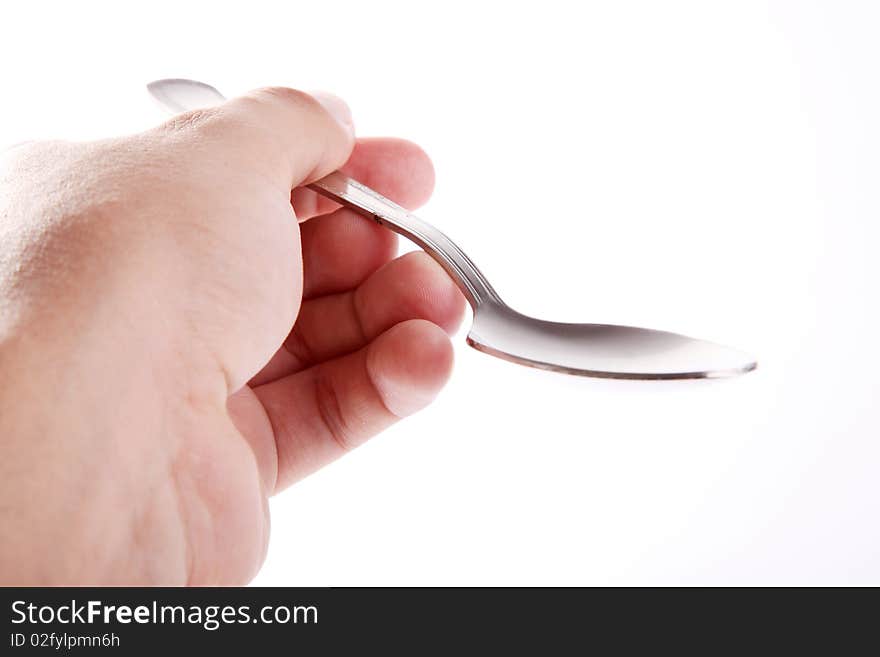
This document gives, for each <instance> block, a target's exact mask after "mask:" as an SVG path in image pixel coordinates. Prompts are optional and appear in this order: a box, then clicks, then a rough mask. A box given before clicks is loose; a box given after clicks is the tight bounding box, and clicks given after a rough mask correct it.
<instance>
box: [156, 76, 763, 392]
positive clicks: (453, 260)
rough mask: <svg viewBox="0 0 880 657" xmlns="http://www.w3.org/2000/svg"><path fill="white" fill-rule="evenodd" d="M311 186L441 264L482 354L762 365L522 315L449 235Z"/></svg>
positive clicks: (602, 370) (665, 371)
mask: <svg viewBox="0 0 880 657" xmlns="http://www.w3.org/2000/svg"><path fill="white" fill-rule="evenodd" d="M147 89H148V90H149V92H150V93H151V94H152V95H153V97H154V98H155V99H156V100H158V101H159V103H160V104H162V105H163V106H164V107H165V108H166V109H168V110H169V111H171V112H173V113H178V112H184V111H188V110H192V109H196V108H198V107H205V106H208V105H214V104H216V103H218V102H222V101H223V100H225V98H224V97H223V95H222V94H221V93H220V92H219V91H217V90H216V89H215V88H214V87H212V86H210V85H207V84H204V83H203V82H196V81H194V80H182V79H173V80H157V81H155V82H151V83H150V84H148V85H147ZM309 187H310V188H311V189H313V190H315V191H316V192H318V193H319V194H322V195H324V196H326V197H328V198H331V199H333V200H334V201H337V202H338V203H341V204H342V205H345V206H348V207H349V208H352V209H353V210H355V211H356V212H358V213H360V214H362V215H363V216H365V217H367V218H368V219H372V220H374V221H376V222H377V223H378V224H380V225H382V226H385V227H387V228H389V229H391V230H393V231H394V232H396V233H400V234H401V235H403V236H404V237H407V238H408V239H410V240H412V241H413V242H415V243H416V244H417V245H419V246H420V247H421V248H422V249H424V250H425V252H427V253H428V254H429V255H431V256H432V257H433V258H434V259H435V260H436V261H437V262H439V263H440V265H442V266H443V268H444V269H445V270H446V271H447V273H448V274H449V275H450V276H451V277H452V279H453V280H454V281H455V283H456V284H457V285H458V287H459V288H460V289H461V291H462V292H463V293H464V295H465V297H466V298H467V300H468V302H469V303H470V305H471V307H472V308H473V312H474V320H473V326H471V330H470V332H469V333H468V336H467V342H468V344H469V345H471V346H472V347H474V348H475V349H477V350H479V351H482V352H484V353H487V354H491V355H493V356H497V357H498V358H502V359H504V360H509V361H511V362H514V363H519V364H521V365H528V366H530V367H537V368H541V369H547V370H554V371H557V372H565V373H567V374H579V375H584V376H596V377H606V378H617V379H699V378H709V377H725V376H733V375H737V374H743V373H745V372H749V371H751V370H753V369H755V367H756V365H757V363H756V362H755V360H754V359H752V358H751V357H750V356H748V355H747V354H744V353H743V352H741V351H738V350H736V349H732V348H730V347H724V346H721V345H717V344H713V343H711V342H705V341H703V340H695V339H693V338H689V337H685V336H683V335H677V334H675V333H667V332H665V331H655V330H651V329H643V328H635V327H630V326H613V325H609V324H565V323H560V322H548V321H544V320H542V319H536V318H534V317H528V316H527V315H522V314H520V313H518V312H516V311H515V310H513V309H512V308H510V307H508V306H507V305H506V304H505V303H504V302H503V301H502V300H501V297H499V296H498V294H497V293H496V292H495V290H494V289H492V286H491V285H489V281H487V280H486V277H485V276H483V274H482V273H481V272H480V270H479V269H477V267H476V265H474V263H473V262H472V261H471V259H470V258H468V257H467V255H465V253H464V252H463V251H462V250H461V249H460V248H459V247H458V246H457V245H456V244H455V243H453V242H452V240H450V239H449V238H448V237H446V235H444V234H443V233H442V232H440V231H439V230H437V229H436V228H434V227H433V226H431V225H429V224H427V223H425V222H424V221H422V220H421V219H419V218H418V217H416V216H415V215H413V214H411V213H409V212H407V211H406V210H405V209H403V208H402V207H400V206H399V205H397V204H396V203H394V202H392V201H390V200H388V199H387V198H385V197H384V196H382V195H381V194H379V193H377V192H375V191H373V190H372V189H370V188H369V187H366V186H364V185H362V184H361V183H359V182H357V181H356V180H352V179H351V178H349V177H347V176H345V175H343V174H341V173H339V172H338V171H337V172H334V173H331V174H330V175H329V176H327V177H325V178H322V179H320V180H318V181H316V182H314V183H312V184H310V185H309Z"/></svg>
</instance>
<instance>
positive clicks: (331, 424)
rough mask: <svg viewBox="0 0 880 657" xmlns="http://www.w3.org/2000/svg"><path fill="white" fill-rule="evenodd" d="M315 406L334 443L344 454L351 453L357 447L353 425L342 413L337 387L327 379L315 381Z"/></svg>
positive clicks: (322, 378)
mask: <svg viewBox="0 0 880 657" xmlns="http://www.w3.org/2000/svg"><path fill="white" fill-rule="evenodd" d="M315 405H316V407H317V409H318V417H320V418H321V422H322V423H323V424H324V426H325V428H326V429H327V433H328V435H329V436H330V438H331V439H332V440H333V442H335V443H336V444H337V445H338V446H339V449H340V450H341V451H342V452H349V451H351V450H352V448H353V447H354V445H355V443H354V436H353V434H352V429H351V425H350V423H349V422H348V420H347V419H346V417H345V414H344V412H343V411H342V405H341V403H340V401H339V394H338V392H337V390H336V387H335V386H334V384H333V382H332V381H330V380H329V379H327V378H325V377H318V378H317V379H315Z"/></svg>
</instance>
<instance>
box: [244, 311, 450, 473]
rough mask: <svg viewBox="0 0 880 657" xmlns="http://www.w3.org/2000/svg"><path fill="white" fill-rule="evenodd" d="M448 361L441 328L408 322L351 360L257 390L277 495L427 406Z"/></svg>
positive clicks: (446, 341) (327, 364)
mask: <svg viewBox="0 0 880 657" xmlns="http://www.w3.org/2000/svg"><path fill="white" fill-rule="evenodd" d="M452 358H453V356H452V345H451V344H450V342H449V338H448V337H447V336H446V334H445V333H444V332H443V329H441V328H440V327H438V326H435V325H434V324H431V323H430V322H426V321H424V320H411V321H408V322H403V323H401V324H398V325H396V326H394V327H393V328H391V329H389V330H388V331H386V332H385V333H383V334H382V335H380V336H379V337H378V338H376V340H374V341H373V342H371V343H370V344H369V345H368V346H366V347H364V348H363V349H361V350H359V351H357V352H355V353H353V354H349V355H347V356H343V357H342V358H338V359H335V360H331V361H327V362H325V363H322V364H320V365H317V366H315V367H312V368H310V369H308V370H305V371H303V372H299V373H297V374H293V375H291V376H287V377H284V378H282V379H279V380H278V381H274V382H272V383H268V384H265V385H262V386H258V387H256V388H254V392H255V394H256V395H257V397H258V398H259V400H260V401H261V402H262V404H263V407H264V409H265V411H266V414H267V416H268V418H269V421H270V422H271V424H272V427H273V429H274V432H275V442H276V447H277V453H278V480H277V486H276V491H277V490H280V489H281V488H284V487H285V486H288V485H290V484H292V483H293V482H295V481H297V480H298V479H301V478H303V477H304V476H306V475H307V474H309V473H311V472H314V471H315V470H317V469H318V468H320V467H322V466H323V465H325V464H327V463H329V462H330V461H332V460H334V459H336V458H338V457H339V456H341V455H342V454H344V453H345V452H346V451H348V450H350V449H353V448H354V447H357V446H358V445H360V444H361V443H363V442H364V441H366V440H367V439H368V438H370V437H372V436H374V435H376V434H377V433H379V432H380V431H382V430H383V429H385V428H387V427H388V426H390V425H391V424H393V423H394V422H396V421H397V420H398V419H400V418H402V417H405V416H407V415H410V414H412V413H414V412H415V411H417V410H419V409H421V408H422V407H424V406H425V405H427V404H428V403H430V401H431V400H432V399H433V398H434V397H435V396H436V395H437V393H438V392H439V390H440V389H441V388H442V387H443V384H444V383H445V382H446V380H447V379H448V378H449V374H450V372H451V370H452Z"/></svg>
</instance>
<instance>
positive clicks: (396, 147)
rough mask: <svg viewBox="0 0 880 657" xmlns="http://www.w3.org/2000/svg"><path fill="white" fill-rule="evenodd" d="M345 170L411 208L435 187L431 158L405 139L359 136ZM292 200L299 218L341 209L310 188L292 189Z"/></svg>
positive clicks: (426, 196)
mask: <svg viewBox="0 0 880 657" xmlns="http://www.w3.org/2000/svg"><path fill="white" fill-rule="evenodd" d="M342 171H343V172H344V173H345V174H346V175H349V176H351V177H352V178H354V179H355V180H358V181H360V182H362V183H363V184H365V185H366V186H367V187H371V188H372V189H375V190H376V191H377V192H379V193H380V194H382V195H383V196H387V197H388V198H390V199H391V200H392V201H394V202H395V203H398V204H399V205H402V206H403V207H405V208H407V209H408V210H414V209H416V208H418V207H420V206H421V205H423V204H424V203H425V202H426V201H427V200H428V198H429V197H430V196H431V192H432V190H433V189H434V167H433V165H432V164H431V160H430V159H429V158H428V156H427V155H426V154H425V152H424V151H423V150H422V149H421V148H419V147H418V146H417V145H415V144H413V143H412V142H409V141H406V140H404V139H392V138H387V137H381V138H371V139H358V141H357V144H356V145H355V147H354V151H352V154H351V157H350V158H349V160H348V162H346V163H345V166H343V167H342ZM291 200H292V203H293V209H294V211H295V212H296V216H297V218H298V219H299V220H300V221H304V220H306V219H309V218H311V217H314V216H316V215H321V214H327V213H330V212H333V211H334V210H336V209H338V208H339V204H338V203H335V202H334V201H331V200H330V199H328V198H326V197H324V196H321V195H320V194H318V193H316V192H314V191H312V190H311V189H307V188H297V189H295V190H293V194H292V196H291Z"/></svg>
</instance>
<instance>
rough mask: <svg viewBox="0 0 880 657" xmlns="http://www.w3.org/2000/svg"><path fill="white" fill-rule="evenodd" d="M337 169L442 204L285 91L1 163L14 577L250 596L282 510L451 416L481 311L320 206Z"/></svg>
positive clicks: (334, 115) (348, 129) (413, 200)
mask: <svg viewBox="0 0 880 657" xmlns="http://www.w3.org/2000/svg"><path fill="white" fill-rule="evenodd" d="M343 165H344V166H343ZM340 167H342V168H343V169H344V170H346V171H347V172H348V173H350V174H351V175H353V176H355V177H357V178H358V179H360V180H362V181H363V182H365V183H366V184H368V185H370V186H371V187H374V188H376V189H377V190H379V191H380V192H381V193H383V194H385V195H387V196H389V197H390V198H392V199H394V200H395V201H397V202H398V203H400V204H402V205H404V206H407V207H411V208H414V207H416V206H418V205H420V204H422V203H424V202H425V201H426V200H427V198H428V196H429V195H430V192H431V189H432V187H433V169H432V167H431V163H430V161H429V160H428V158H427V156H426V155H425V154H424V153H423V152H422V151H421V150H420V149H419V148H418V147H417V146H415V145H414V144H411V143H409V142H406V141H402V140H397V139H361V140H357V139H355V137H354V130H353V127H352V122H351V116H350V114H349V112H348V108H347V107H346V105H345V104H344V103H343V102H342V101H340V100H339V99H337V98H335V97H332V96H327V95H308V94H305V93H302V92H298V91H294V90H290V89H280V88H276V89H262V90H257V91H254V92H252V93H250V94H248V95H247V96H244V97H241V98H237V99H234V100H231V101H229V102H227V103H225V104H223V105H221V106H218V107H215V108H210V109H206V110H199V111H196V112H193V113H189V114H186V115H182V116H180V117H176V118H175V119H174V120H172V121H170V122H169V123H166V124H164V125H162V126H159V127H158V128H155V129H153V130H150V131H147V132H144V133H142V134H137V135H133V136H128V137H124V138H118V139H111V140H106V141H100V142H93V143H76V144H74V143H63V142H51V143H31V144H25V145H21V146H18V147H15V148H13V149H11V150H10V151H8V152H6V153H5V154H4V157H3V161H2V164H0V373H2V377H0V378H2V382H3V384H2V385H0V527H2V535H0V582H2V583H4V584H35V585H45V584H59V585H60V584H166V585H182V584H199V585H204V584H239V583H244V582H247V581H248V580H250V579H251V578H252V577H253V576H254V574H255V573H256V572H257V570H258V569H259V567H260V565H261V563H262V561H263V559H264V556H265V553H266V549H267V543H268V536H269V512H268V504H267V500H268V497H269V496H270V495H272V494H274V493H276V492H278V491H280V490H282V489H283V488H285V487H287V486H289V485H290V484H293V483H295V482H296V481H298V480H299V479H301V478H303V477H305V476H307V475H308V474H309V473H311V472H313V471H315V470H316V469H318V468H320V467H322V466H323V465H325V464H327V463H329V462H330V461H332V460H334V459H336V458H337V457H339V456H341V455H342V454H343V453H345V452H346V451H347V450H349V449H352V448H354V447H356V446H357V445H359V444H361V443H362V442H364V441H365V440H367V439H368V438H370V437H371V436H374V435H376V434H377V433H379V432H380V431H382V430H383V429H384V428H386V427H388V426H389V425H391V424H392V423H394V422H396V421H397V420H398V419H400V418H402V417H405V416H407V415H409V414H411V413H414V412H415V411H417V410H419V409H420V408H422V407H424V406H425V405H426V404H428V403H429V402H430V401H431V400H432V399H433V398H434V396H435V395H436V394H437V392H438V391H439V390H440V388H441V387H442V386H443V384H444V383H445V382H446V380H447V378H448V377H449V374H450V370H451V367H452V348H451V345H450V342H449V337H448V335H449V334H450V333H452V332H454V331H455V329H456V328H457V326H458V323H459V321H460V319H461V316H462V313H463V311H464V299H463V298H462V296H461V294H460V293H459V292H458V290H457V289H456V288H455V286H454V285H453V283H452V282H451V281H450V280H449V278H448V277H447V276H446V275H445V273H444V272H443V270H442V269H441V268H440V267H439V265H437V264H436V263H435V262H434V261H433V260H431V259H430V258H429V257H428V256H426V255H425V254H424V253H421V252H418V253H411V254H408V255H405V256H403V257H400V258H396V259H395V257H394V256H395V253H396V238H395V236H394V235H392V234H391V233H389V232H388V231H386V230H385V229H382V228H380V227H379V226H377V225H375V224H374V223H372V222H370V221H366V220H364V219H363V218H362V217H360V216H358V215H355V214H354V213H353V212H351V211H350V210H347V209H340V208H339V207H338V206H336V205H335V204H333V203H331V202H329V201H327V200H326V199H323V198H321V197H318V196H317V195H316V194H314V193H313V192H311V191H310V190H306V189H302V188H301V187H302V186H303V185H304V184H306V183H308V182H310V181H313V180H316V179H318V178H320V177H322V176H324V175H326V174H327V173H330V172H331V171H333V170H335V169H337V168H340ZM291 190H293V192H291ZM299 222H303V223H299Z"/></svg>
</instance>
